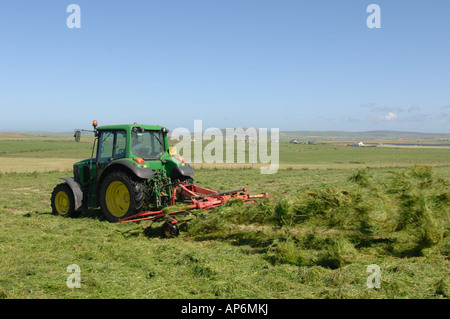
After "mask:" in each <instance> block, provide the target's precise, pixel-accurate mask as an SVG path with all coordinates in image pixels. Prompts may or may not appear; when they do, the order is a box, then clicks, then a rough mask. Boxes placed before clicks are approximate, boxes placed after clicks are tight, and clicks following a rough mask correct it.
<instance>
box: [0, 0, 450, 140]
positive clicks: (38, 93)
mask: <svg viewBox="0 0 450 319" xmlns="http://www.w3.org/2000/svg"><path fill="white" fill-rule="evenodd" d="M71 3H74V4H77V5H79V7H80V8H81V15H80V17H81V28H79V29H76V28H74V29H69V28H68V27H67V25H66V19H67V17H68V16H69V15H70V13H67V12H66V8H67V6H69V5H70V4H71ZM371 3H375V4H378V5H379V6H380V8H381V28H379V29H369V28H368V27H367V24H366V19H367V17H368V16H369V15H370V13H367V12H366V8H367V6H368V5H369V4H371ZM449 39H450V1H448V0H433V1H414V0H410V1H405V0H396V1H381V0H371V1H362V0H343V1H334V0H333V1H332V0H327V1H325V0H278V1H275V0H239V1H238V0H147V1H137V0H136V1H133V0H129V1H93V0H89V1H87V0H70V1H64V0H46V1H31V0H30V1H22V0H16V1H2V2H1V3H0V131H11V130H24V129H28V130H45V131H54V132H59V131H71V130H73V129H74V128H89V127H90V124H91V122H92V120H94V119H96V120H97V121H98V122H99V124H100V125H102V124H119V123H132V122H135V121H136V122H140V123H147V124H161V125H165V126H167V127H168V128H169V129H175V128H177V127H186V128H188V129H190V130H192V129H193V124H194V120H203V128H209V127H218V128H227V127H229V128H233V127H255V128H279V129H280V130H281V131H286V130H341V131H368V130H397V131H421V132H442V133H450V41H449Z"/></svg>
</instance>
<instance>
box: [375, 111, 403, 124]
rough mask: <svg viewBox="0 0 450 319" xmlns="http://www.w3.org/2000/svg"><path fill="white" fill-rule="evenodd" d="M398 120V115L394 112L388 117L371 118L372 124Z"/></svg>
mask: <svg viewBox="0 0 450 319" xmlns="http://www.w3.org/2000/svg"><path fill="white" fill-rule="evenodd" d="M397 118H398V115H397V114H395V113H394V112H389V113H388V114H386V115H383V116H378V117H370V118H369V120H370V121H372V122H390V121H393V120H395V119H397Z"/></svg>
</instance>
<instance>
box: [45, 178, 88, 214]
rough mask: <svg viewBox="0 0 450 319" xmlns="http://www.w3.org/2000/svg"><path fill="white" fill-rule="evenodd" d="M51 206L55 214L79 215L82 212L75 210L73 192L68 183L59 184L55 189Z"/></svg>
mask: <svg viewBox="0 0 450 319" xmlns="http://www.w3.org/2000/svg"><path fill="white" fill-rule="evenodd" d="M51 206H52V212H53V214H56V215H60V216H63V217H78V216H79V215H80V213H81V212H80V211H76V210H75V200H74V197H73V192H72V189H71V188H70V186H69V185H68V184H67V183H62V184H59V185H57V186H56V187H55V188H54V189H53V192H52V197H51Z"/></svg>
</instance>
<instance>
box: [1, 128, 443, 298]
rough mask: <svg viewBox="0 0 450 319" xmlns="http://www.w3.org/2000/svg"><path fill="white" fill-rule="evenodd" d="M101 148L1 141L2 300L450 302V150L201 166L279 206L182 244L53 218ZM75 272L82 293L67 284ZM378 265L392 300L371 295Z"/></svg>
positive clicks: (229, 217) (97, 222) (235, 213)
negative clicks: (64, 186)
mask: <svg viewBox="0 0 450 319" xmlns="http://www.w3.org/2000/svg"><path fill="white" fill-rule="evenodd" d="M91 141H92V139H90V140H89V139H87V138H86V139H85V140H84V141H83V143H78V144H77V143H75V142H73V138H72V137H71V136H27V135H19V136H14V137H11V136H8V137H5V136H1V137H0V194H2V195H1V197H0V243H1V244H0V298H10V299H16V298H199V299H201V298H223V299H233V298H269V299H270V298H277V299H278V298H294V299H296V298H319V299H324V298H337V299H340V298H420V299H422V298H426V299H448V298H449V296H450V282H449V276H448V269H450V267H449V266H450V263H449V260H448V256H449V255H450V236H449V234H450V221H449V218H450V156H449V154H450V149H446V148H413V149H411V148H400V147H399V148H388V147H386V148H382V147H364V148H359V147H351V146H347V145H346V144H347V143H345V142H342V143H336V142H323V143H317V144H312V145H305V144H303V145H297V144H295V145H293V144H289V143H287V142H282V143H280V159H281V164H280V169H279V170H278V172H277V173H276V174H268V175H263V174H260V171H259V169H258V168H259V166H260V164H258V165H255V166H254V167H253V169H252V165H251V164H245V165H238V164H233V165H231V166H227V165H215V164H195V166H196V168H197V170H196V174H195V176H194V178H195V182H196V183H197V184H198V185H200V186H204V187H207V188H211V189H215V190H230V189H238V188H242V187H246V188H247V189H248V192H249V193H254V194H257V193H261V192H268V193H270V194H271V197H270V198H269V199H266V200H263V201H259V202H256V203H254V204H252V205H243V204H242V203H240V202H234V203H229V204H228V205H225V206H223V207H221V208H219V209H215V210H211V211H208V212H203V215H204V217H205V218H199V217H195V216H188V217H187V218H182V217H180V220H182V221H185V220H186V219H190V220H189V221H186V222H185V223H182V224H181V234H180V236H179V237H178V238H173V239H162V238H161V236H160V229H159V227H160V226H161V223H162V222H158V223H155V224H153V225H152V227H148V226H149V224H148V223H129V224H113V223H109V222H107V221H106V220H105V219H104V218H103V217H102V214H101V212H100V210H99V209H94V210H89V211H86V212H84V213H83V214H82V215H81V216H80V217H79V218H76V219H70V218H62V217H60V216H55V215H52V214H51V207H50V194H51V191H52V189H53V187H55V186H56V185H57V184H58V183H60V182H62V181H61V180H59V178H60V177H64V176H70V175H71V171H70V170H71V165H72V163H73V162H74V161H77V160H80V159H83V158H88V157H90V154H91V147H92V143H91ZM13 164H15V165H16V166H12V165H13ZM13 168H14V169H13ZM72 264H76V265H78V266H79V267H80V274H81V288H79V289H77V288H68V287H67V285H66V281H67V279H68V277H69V275H71V273H68V272H67V267H68V266H69V265H72ZM372 264H376V265H377V266H379V267H380V269H381V287H380V288H368V286H367V280H368V276H369V275H370V273H368V272H367V269H368V266H369V265H372Z"/></svg>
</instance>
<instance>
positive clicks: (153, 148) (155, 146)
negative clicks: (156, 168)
mask: <svg viewBox="0 0 450 319" xmlns="http://www.w3.org/2000/svg"><path fill="white" fill-rule="evenodd" d="M131 152H132V153H133V154H134V155H137V156H139V157H142V158H143V159H144V160H153V159H159V158H160V157H161V156H162V155H163V154H164V139H163V134H162V132H161V131H143V132H141V131H136V132H133V133H132V142H131Z"/></svg>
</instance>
